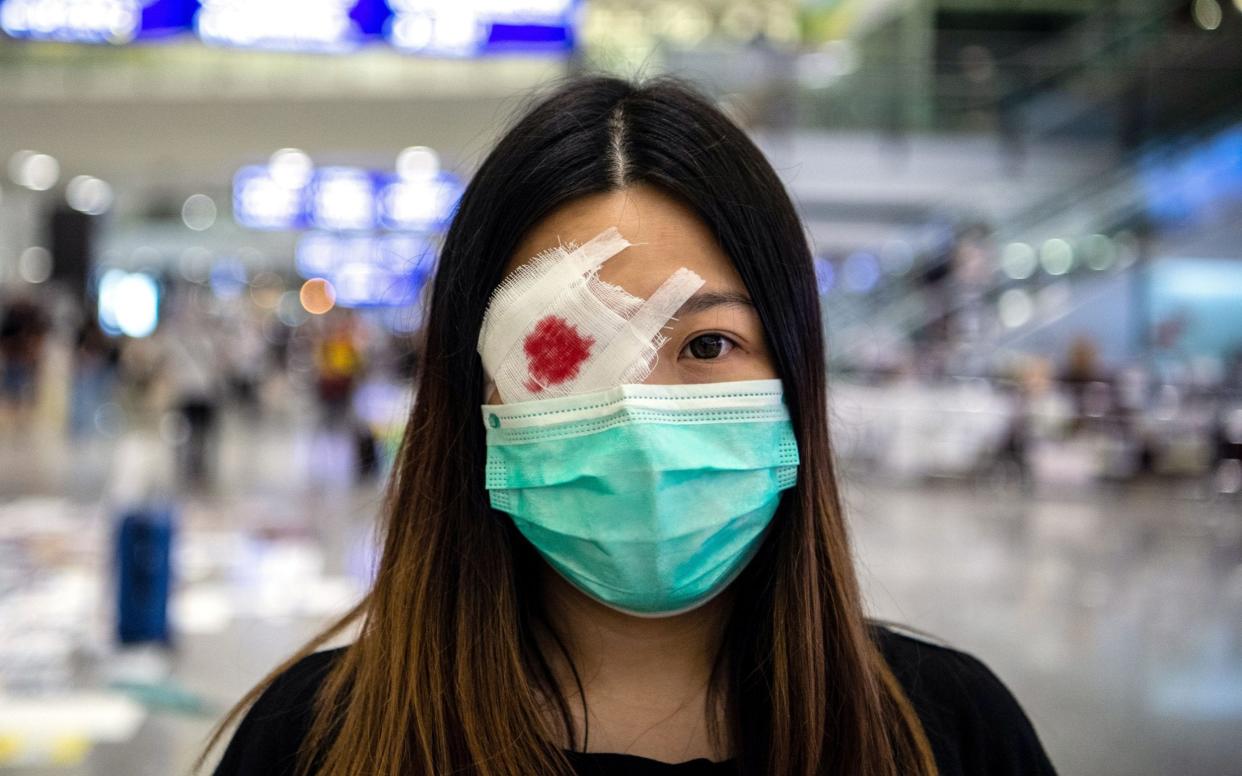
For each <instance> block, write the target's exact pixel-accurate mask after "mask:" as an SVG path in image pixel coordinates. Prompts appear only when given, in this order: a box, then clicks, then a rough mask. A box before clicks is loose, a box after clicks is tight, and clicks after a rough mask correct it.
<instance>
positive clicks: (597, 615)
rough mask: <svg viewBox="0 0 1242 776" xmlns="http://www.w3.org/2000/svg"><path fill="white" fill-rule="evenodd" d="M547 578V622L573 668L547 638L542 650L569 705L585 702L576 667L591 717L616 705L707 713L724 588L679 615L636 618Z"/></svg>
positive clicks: (724, 611)
mask: <svg viewBox="0 0 1242 776" xmlns="http://www.w3.org/2000/svg"><path fill="white" fill-rule="evenodd" d="M543 582H544V584H543V589H544V606H545V611H546V612H547V616H548V620H549V624H550V625H551V627H552V628H553V629H555V632H556V634H557V636H559V637H560V639H561V640H562V641H563V643H564V646H565V650H566V651H567V652H568V658H569V660H570V661H572V668H571V665H570V664H569V663H568V662H567V661H566V659H565V658H566V656H565V655H563V654H561V652H560V650H559V649H558V648H557V647H556V646H555V645H554V644H552V643H551V642H550V641H549V642H548V643H546V644H545V647H544V654H545V655H546V656H547V658H548V660H549V662H550V664H551V666H552V668H553V671H554V673H555V675H556V678H557V681H558V683H559V685H560V689H561V692H562V693H563V694H564V697H565V698H566V700H567V701H568V702H569V704H570V706H571V708H573V707H575V706H578V704H579V703H580V700H579V698H580V696H579V690H578V685H577V682H576V681H575V679H574V673H573V669H576V670H577V674H578V679H580V680H581V682H582V692H584V693H585V694H586V700H587V702H588V703H587V705H588V707H589V708H590V709H591V716H592V718H595V717H596V716H597V711H599V710H602V709H604V708H607V707H609V706H610V705H615V704H618V703H620V704H623V705H624V706H629V707H634V706H637V707H641V708H644V709H645V710H646V711H649V712H659V713H665V712H667V713H674V712H675V711H676V710H687V709H690V708H696V709H697V710H698V711H697V713H698V714H700V715H701V714H702V713H703V712H704V711H705V710H706V702H707V700H708V690H709V684H710V680H711V675H712V669H713V667H714V665H715V662H716V657H717V655H718V654H719V650H720V645H721V640H722V635H723V630H724V625H725V620H726V618H727V617H728V614H729V606H730V597H729V596H728V593H727V591H726V592H725V593H723V594H721V595H719V596H717V597H716V598H714V599H712V600H711V601H709V602H707V603H706V604H704V605H703V606H700V607H698V608H696V609H692V610H691V611H689V612H684V613H682V614H677V615H673V616H671V617H635V616H633V615H629V614H626V613H624V612H619V611H617V610H615V609H612V608H610V607H608V606H605V605H603V604H601V603H599V602H598V601H595V600H594V599H592V598H590V597H588V596H586V595H585V594H583V593H582V592H580V591H579V590H578V589H577V588H575V587H573V586H572V585H571V584H570V583H568V582H566V581H565V580H564V579H562V578H561V576H560V575H559V574H557V573H556V572H555V571H553V570H552V569H550V568H548V567H546V566H545V568H544V580H543ZM595 729H596V728H593V730H595ZM592 737H593V738H594V737H595V734H594V733H593V734H592Z"/></svg>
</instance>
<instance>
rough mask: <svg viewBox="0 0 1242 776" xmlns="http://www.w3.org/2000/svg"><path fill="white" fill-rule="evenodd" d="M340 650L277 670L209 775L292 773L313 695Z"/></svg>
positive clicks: (311, 710) (288, 775) (285, 775)
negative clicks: (276, 673)
mask: <svg viewBox="0 0 1242 776" xmlns="http://www.w3.org/2000/svg"><path fill="white" fill-rule="evenodd" d="M343 652H344V648H340V649H332V650H327V651H325V652H316V653H314V654H311V655H307V656H306V657H304V658H302V659H301V660H299V661H298V662H296V663H294V664H293V665H292V666H291V667H290V668H289V669H288V670H286V671H285V672H283V673H281V674H280V675H279V676H277V677H276V679H275V680H274V681H273V682H272V683H271V685H269V686H268V688H267V689H266V690H264V691H263V694H262V695H260V696H259V698H258V700H256V701H255V702H254V705H253V706H251V707H250V709H249V711H247V712H246V715H245V717H243V718H242V721H241V723H240V724H239V725H238V726H237V730H236V731H234V733H233V737H232V738H231V739H230V740H229V745H228V747H227V748H226V749H225V751H224V754H223V755H222V756H221V758H220V763H219V765H217V766H216V770H215V772H214V776H234V775H235V774H236V775H238V776H240V775H241V774H252V773H256V774H257V773H263V774H272V775H273V776H292V774H293V773H294V769H295V766H296V764H297V753H298V748H299V747H300V746H301V744H302V741H303V739H305V738H306V734H307V731H309V730H310V725H311V720H312V717H313V715H314V703H315V696H316V695H317V694H318V692H319V687H320V685H322V683H323V680H324V678H325V677H326V676H327V674H328V671H329V670H331V668H332V666H333V665H334V664H335V663H336V661H337V659H338V658H339V657H340V656H341V654H342V653H343Z"/></svg>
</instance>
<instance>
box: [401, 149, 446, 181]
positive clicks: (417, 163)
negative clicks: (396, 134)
mask: <svg viewBox="0 0 1242 776" xmlns="http://www.w3.org/2000/svg"><path fill="white" fill-rule="evenodd" d="M439 172H440V156H439V154H437V153H436V152H435V151H434V150H432V149H430V148H428V147H427V146H410V147H409V148H406V149H403V150H402V151H401V153H399V154H397V175H398V176H400V177H401V179H402V180H407V181H418V180H428V179H431V178H434V177H436V175H437V174H439Z"/></svg>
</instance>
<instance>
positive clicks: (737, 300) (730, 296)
mask: <svg viewBox="0 0 1242 776" xmlns="http://www.w3.org/2000/svg"><path fill="white" fill-rule="evenodd" d="M726 305H728V306H734V307H754V306H755V304H754V302H752V301H750V297H749V296H747V295H746V294H743V293H740V292H737V291H700V292H699V293H697V294H694V295H692V296H691V297H690V298H689V299H687V300H686V301H685V303H684V304H682V306H681V309H679V310H678V311H677V313H678V315H694V314H695V313H701V312H706V311H708V310H711V309H713V308H715V307H721V306H726Z"/></svg>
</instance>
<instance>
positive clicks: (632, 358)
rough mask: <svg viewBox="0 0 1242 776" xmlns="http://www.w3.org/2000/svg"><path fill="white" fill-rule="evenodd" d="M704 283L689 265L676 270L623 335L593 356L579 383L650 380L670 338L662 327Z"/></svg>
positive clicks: (600, 384) (605, 384) (628, 323)
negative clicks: (688, 267)
mask: <svg viewBox="0 0 1242 776" xmlns="http://www.w3.org/2000/svg"><path fill="white" fill-rule="evenodd" d="M702 285H703V278H701V277H699V276H698V275H696V274H695V273H694V272H691V271H690V270H688V269H686V268H685V267H682V268H681V269H679V270H677V271H676V272H674V273H673V274H672V276H670V277H669V279H668V280H665V281H664V283H662V284H661V285H660V287H659V288H657V289H656V292H655V293H654V294H652V295H651V297H650V298H649V299H648V300H647V301H646V302H643V306H642V307H640V308H638V312H636V313H634V316H633V317H631V318H630V319H629V320H628V321H626V326H625V327H624V328H623V329H622V330H621V332H620V334H618V336H616V337H614V338H613V340H612V341H611V342H609V343H608V345H607V346H606V347H605V348H604V350H603V351H601V352H600V353H599V354H598V355H596V356H594V357H593V358H592V359H591V361H590V362H589V365H588V366H587V368H586V369H585V370H583V372H582V374H581V375H579V377H578V382H579V384H581V385H584V386H592V387H594V388H601V387H605V388H606V387H608V386H610V385H620V384H622V383H639V382H642V381H643V380H644V379H646V377H647V375H648V374H650V372H651V367H652V366H653V360H654V357H655V352H656V351H657V350H659V349H660V346H661V345H663V344H664V343H665V342H666V341H667V340H666V338H664V337H661V336H660V330H661V329H663V328H664V325H665V324H667V323H668V322H669V319H671V318H672V317H673V315H674V314H675V313H676V312H677V311H678V310H679V309H681V306H682V305H683V304H685V302H686V300H687V299H689V298H690V296H691V295H692V294H693V293H694V292H695V291H698V290H699V288H700V287H701V286H702ZM640 371H641V374H640Z"/></svg>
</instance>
